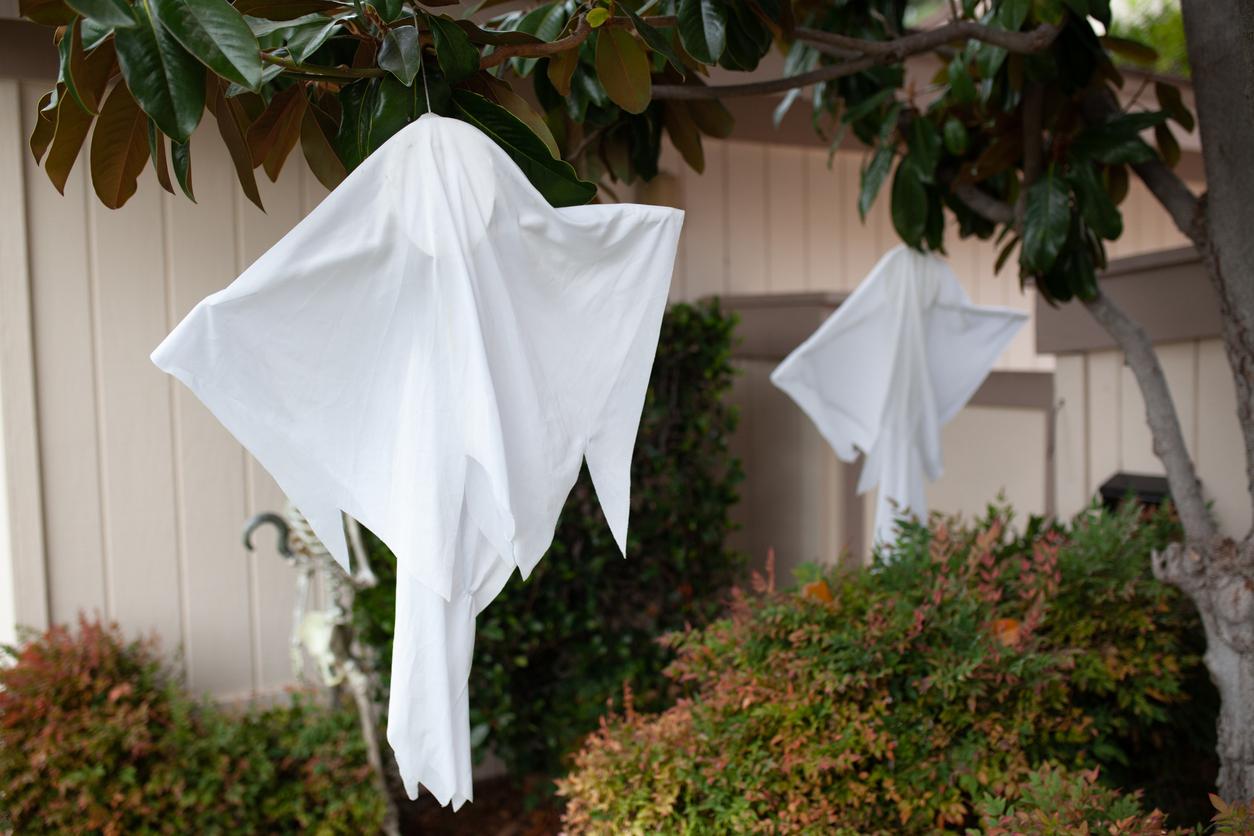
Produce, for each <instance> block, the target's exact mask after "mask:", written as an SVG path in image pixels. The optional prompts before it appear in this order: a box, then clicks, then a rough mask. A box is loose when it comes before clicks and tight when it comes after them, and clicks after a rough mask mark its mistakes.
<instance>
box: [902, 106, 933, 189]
mask: <svg viewBox="0 0 1254 836" xmlns="http://www.w3.org/2000/svg"><path fill="white" fill-rule="evenodd" d="M907 139H908V142H907V144H908V146H909V148H910V159H911V161H912V164H913V165H914V166H915V168H916V170H917V173H918V175H919V177H920V178H921V179H922V180H923V182H925V183H930V182H932V175H933V173H935V171H936V165H937V163H939V162H940V155H941V136H940V132H939V131H937V130H936V126H935V125H933V124H932V123H931V122H930V121H928V120H927V119H926V118H924V117H923V116H915V117H914V118H913V119H912V120H911V121H910V136H909V137H908V138H907Z"/></svg>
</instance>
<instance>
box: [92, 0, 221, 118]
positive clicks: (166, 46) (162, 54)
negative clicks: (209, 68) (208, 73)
mask: <svg viewBox="0 0 1254 836" xmlns="http://www.w3.org/2000/svg"><path fill="white" fill-rule="evenodd" d="M134 8H135V16H136V20H137V21H138V24H139V25H137V26H136V27H135V28H134V29H120V30H118V31H117V33H116V34H115V36H114V43H115V46H116V49H117V53H118V64H119V66H121V68H122V77H123V78H125V79H126V84H127V86H128V87H130V89H131V93H132V94H133V95H134V97H135V100H136V101H137V102H138V103H139V106H140V107H141V108H143V110H144V112H145V113H147V114H148V115H149V116H151V117H152V118H153V121H155V122H156V123H157V127H158V128H160V129H161V132H162V133H164V134H165V135H166V136H168V137H171V138H172V139H174V140H176V141H178V142H186V141H187V138H188V137H190V136H191V135H192V131H194V130H195V129H196V125H197V124H199V123H200V117H201V114H202V113H203V112H204V109H205V68H204V67H203V66H201V64H200V63H199V62H198V61H197V60H196V59H195V58H193V57H192V56H191V54H190V53H188V52H187V50H185V49H184V48H183V47H182V46H181V45H180V44H179V43H178V41H176V40H175V39H174V37H173V36H172V35H171V34H170V33H169V32H168V31H166V29H165V28H164V27H163V26H162V25H161V24H160V23H159V22H158V21H157V19H156V18H154V17H153V16H152V13H151V8H150V6H149V4H148V0H137V2H136V4H135V7H134Z"/></svg>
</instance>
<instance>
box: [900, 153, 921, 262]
mask: <svg viewBox="0 0 1254 836" xmlns="http://www.w3.org/2000/svg"><path fill="white" fill-rule="evenodd" d="M927 209H928V207H927V190H926V189H925V188H924V187H923V179H922V175H921V172H920V171H919V168H918V164H917V161H916V160H915V159H914V157H913V155H910V156H906V157H904V158H903V159H902V161H901V163H900V164H898V166H897V173H896V174H895V175H893V189H892V217H893V229H895V230H897V234H898V235H900V236H901V240H902V241H905V242H906V243H907V244H909V245H910V246H912V247H915V248H916V249H917V248H918V247H919V246H920V244H921V241H922V239H923V233H924V231H925V229H926V228H927V218H928V211H927Z"/></svg>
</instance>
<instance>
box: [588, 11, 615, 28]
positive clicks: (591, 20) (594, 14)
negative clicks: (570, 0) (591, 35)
mask: <svg viewBox="0 0 1254 836" xmlns="http://www.w3.org/2000/svg"><path fill="white" fill-rule="evenodd" d="M609 19H610V10H609V9H606V8H604V7H601V6H598V7H597V8H595V9H592V10H590V11H589V12H588V14H587V15H586V16H585V20H587V21H588V26H590V27H591V28H593V29H599V28H600V27H601V26H602V24H604V23H605V21H607V20H609Z"/></svg>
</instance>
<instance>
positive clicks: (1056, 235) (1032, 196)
mask: <svg viewBox="0 0 1254 836" xmlns="http://www.w3.org/2000/svg"><path fill="white" fill-rule="evenodd" d="M1070 225H1071V192H1070V191H1069V190H1068V189H1067V186H1066V184H1065V183H1064V182H1063V181H1062V178H1060V177H1058V176H1057V175H1055V174H1054V172H1053V171H1050V172H1049V173H1048V174H1046V175H1045V176H1043V177H1041V179H1040V180H1038V181H1036V183H1034V184H1032V186H1031V188H1029V189H1028V194H1027V206H1026V211H1025V213H1024V218H1023V253H1022V255H1021V256H1020V261H1021V262H1022V264H1023V266H1024V268H1026V269H1027V271H1028V272H1029V273H1032V274H1035V275H1041V274H1044V273H1047V272H1049V270H1050V268H1051V267H1053V266H1054V262H1055V261H1056V260H1057V259H1058V253H1059V252H1061V251H1062V247H1063V244H1065V243H1066V241H1067V230H1068V229H1069V228H1070Z"/></svg>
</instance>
